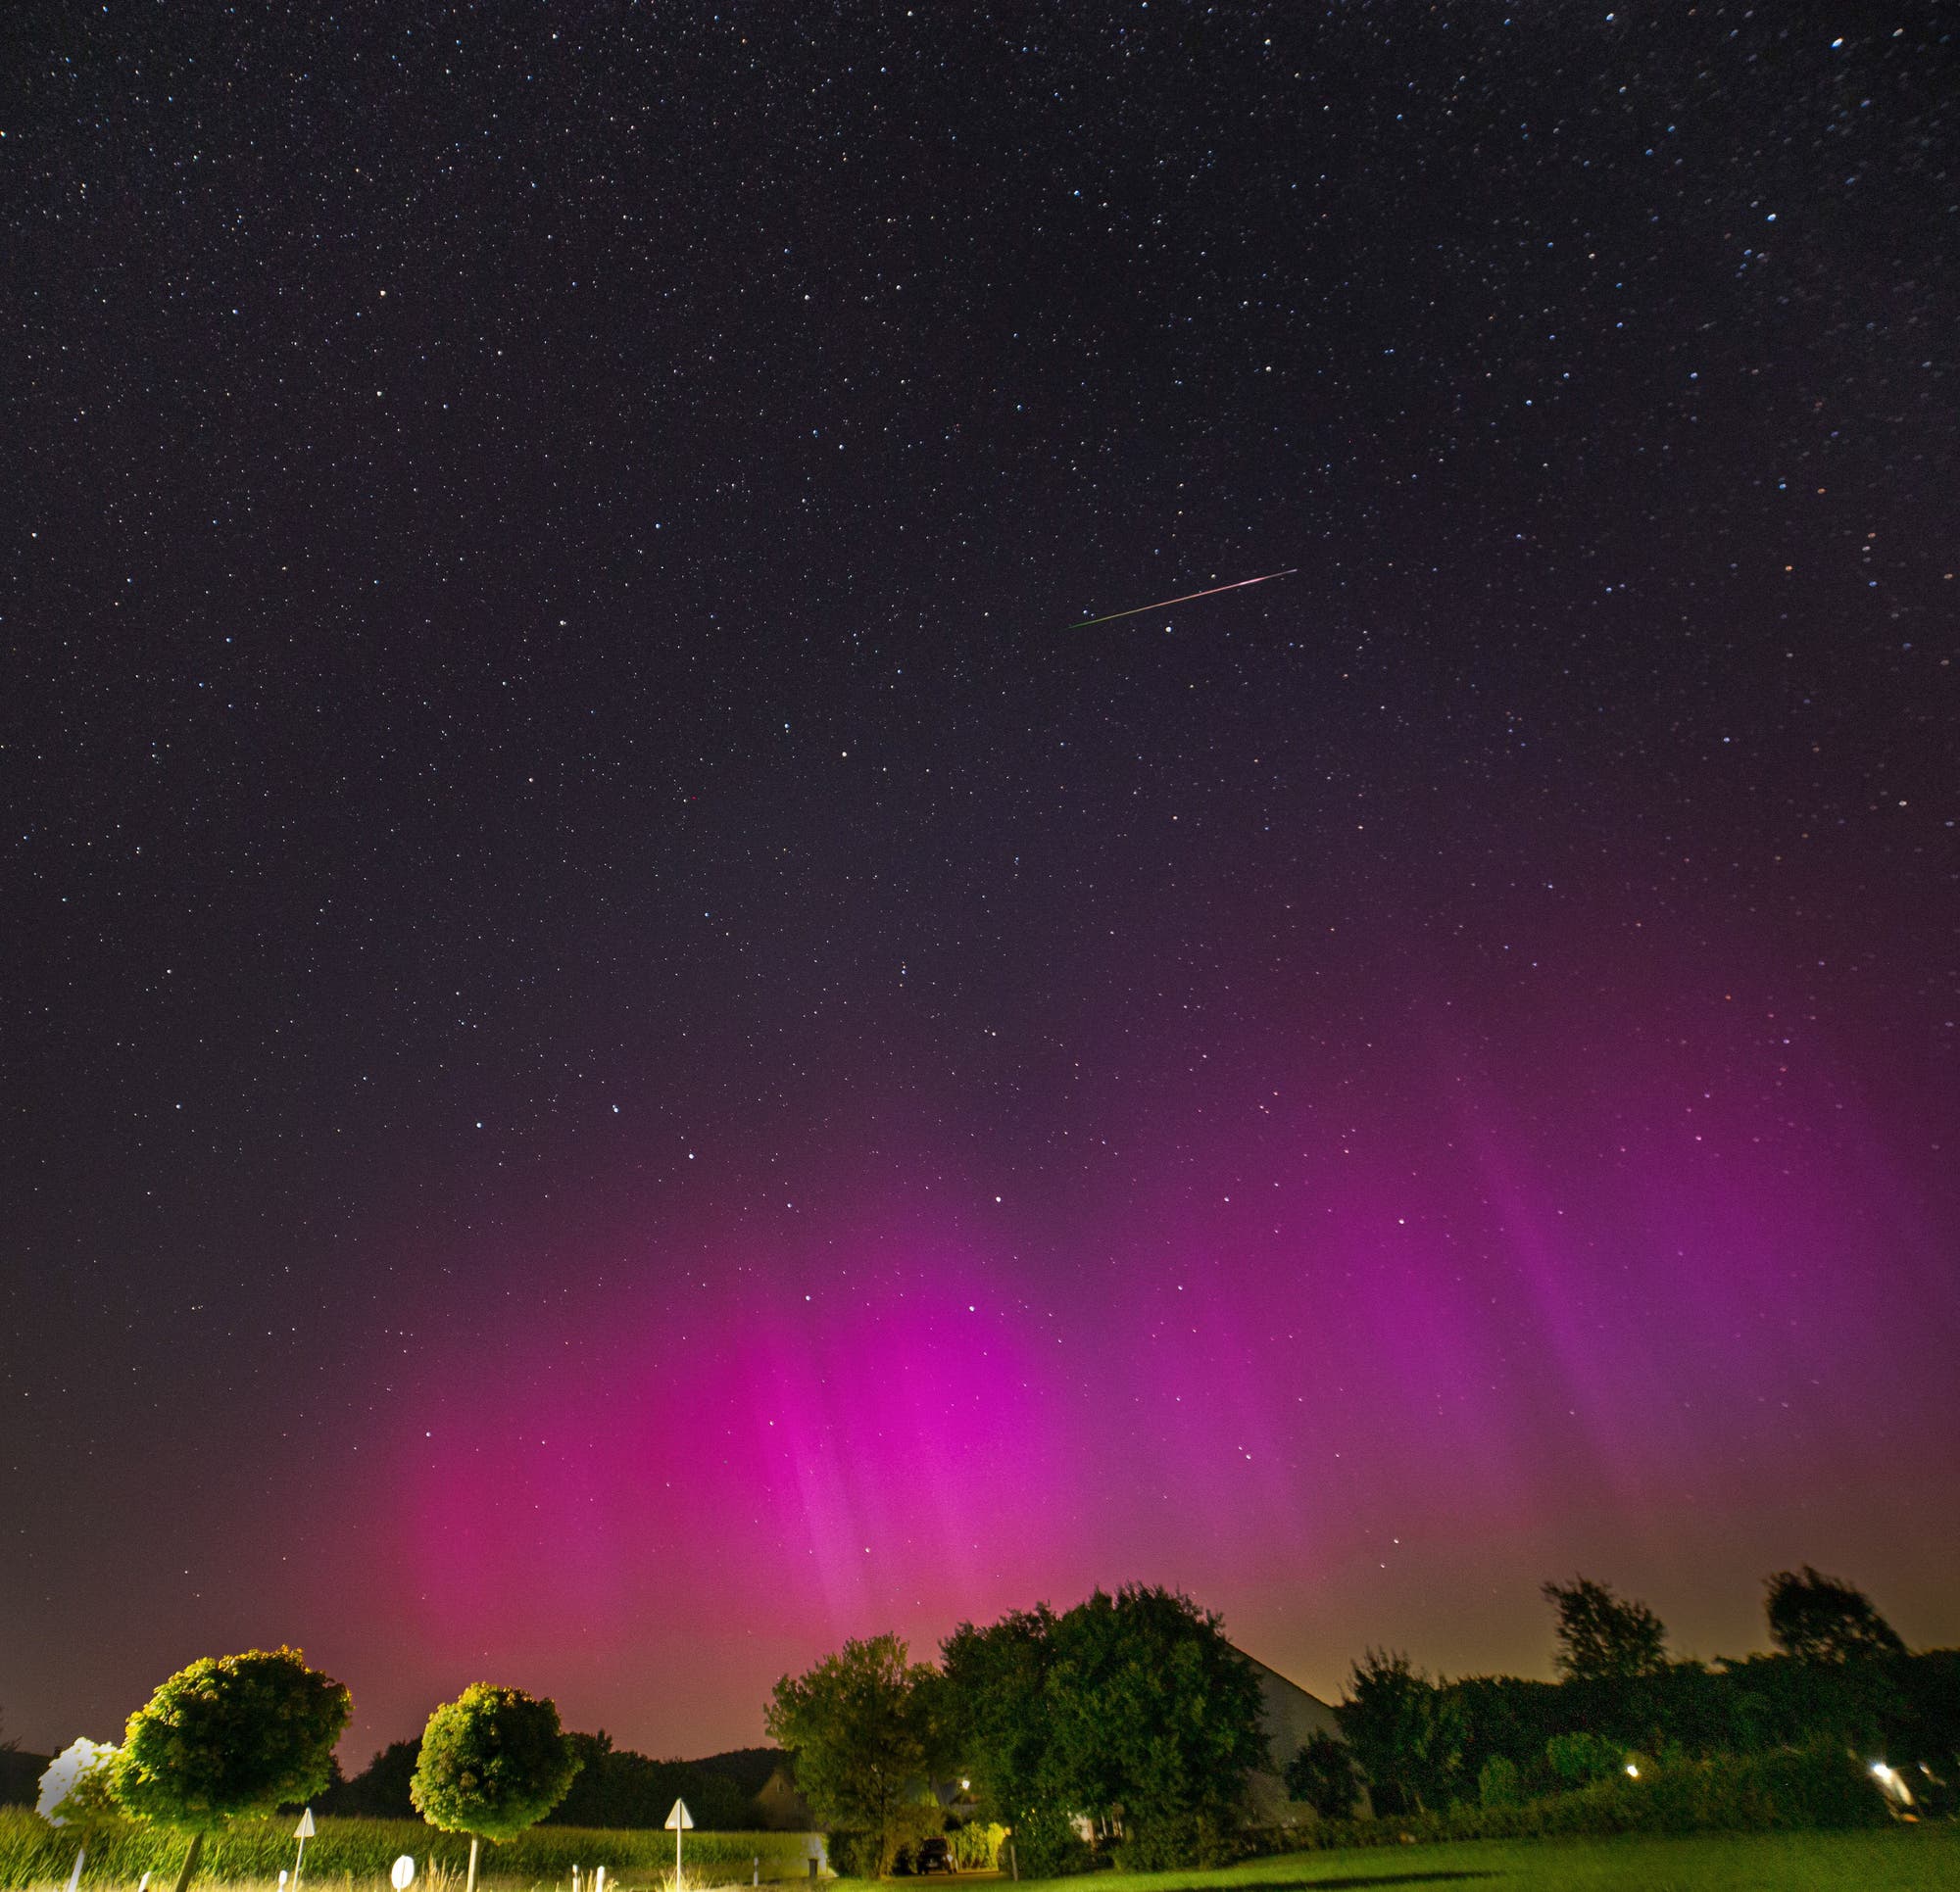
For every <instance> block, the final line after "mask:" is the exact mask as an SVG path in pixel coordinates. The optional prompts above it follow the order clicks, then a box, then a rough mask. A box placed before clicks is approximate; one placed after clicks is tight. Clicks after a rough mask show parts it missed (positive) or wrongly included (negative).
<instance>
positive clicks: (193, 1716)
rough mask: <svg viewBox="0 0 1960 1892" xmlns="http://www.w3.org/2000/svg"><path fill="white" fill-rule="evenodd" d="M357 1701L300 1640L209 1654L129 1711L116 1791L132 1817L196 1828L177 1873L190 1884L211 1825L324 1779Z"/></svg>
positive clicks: (309, 1790) (285, 1799)
mask: <svg viewBox="0 0 1960 1892" xmlns="http://www.w3.org/2000/svg"><path fill="white" fill-rule="evenodd" d="M353 1707H354V1705H353V1702H352V1700H351V1699H350V1698H349V1696H348V1693H347V1690H346V1689H345V1688H344V1687H343V1686H342V1685H341V1684H340V1683H339V1682H337V1681H335V1680H334V1679H333V1678H332V1677H331V1676H330V1675H323V1674H320V1673H319V1670H317V1669H309V1668H308V1667H307V1666H306V1661H305V1659H304V1657H303V1656H302V1655H301V1653H300V1652H299V1650H297V1649H284V1648H281V1649H272V1650H267V1649H250V1650H247V1651H246V1653H245V1654H243V1655H240V1656H207V1657H206V1658H205V1659H204V1660H203V1661H202V1662H194V1663H192V1664H191V1665H190V1667H189V1668H188V1669H182V1670H179V1671H178V1672H177V1673H176V1674H174V1675H172V1677H171V1678H170V1680H168V1681H167V1682H165V1683H164V1684H163V1686H162V1687H160V1688H159V1689H158V1690H157V1692H156V1693H155V1694H154V1695H152V1696H151V1697H150V1699H149V1701H148V1702H147V1703H146V1704H145V1705H144V1706H143V1707H142V1708H139V1709H138V1710H137V1711H136V1712H135V1714H133V1715H132V1716H130V1717H129V1724H128V1727H127V1729H126V1730H125V1731H124V1733H123V1751H122V1753H121V1755H120V1756H119V1757H118V1758H117V1761H116V1767H115V1771H114V1773H113V1774H112V1776H111V1778H110V1782H109V1790H110V1793H111V1795H112V1796H113V1797H114V1799H115V1801H116V1803H117V1805H119V1806H120V1807H121V1808H122V1809H123V1812H124V1813H126V1814H129V1815H130V1816H131V1817H132V1818H134V1819H143V1820H149V1821H151V1822H152V1823H154V1824H156V1825H161V1826H173V1827H175V1828H176V1829H177V1830H178V1831H180V1832H187V1833H189V1834H190V1846H189V1849H188V1850H187V1851H186V1852H185V1854H184V1862H183V1868H182V1869H181V1870H180V1871H179V1872H178V1874H177V1882H176V1892H184V1888H185V1887H186V1886H188V1885H189V1884H190V1878H191V1874H192V1873H193V1872H194V1871H195V1870H196V1869H197V1862H198V1860H199V1858H200V1857H201V1855H202V1854H203V1851H204V1841H205V1836H206V1834H208V1833H210V1832H211V1831H213V1830H214V1829H215V1828H216V1827H218V1826H221V1825H222V1824H223V1823H224V1821H226V1820H227V1819H238V1818H239V1817H240V1816H242V1815H247V1814H270V1813H273V1812H275V1811H276V1810H277V1809H278V1808H280V1807H282V1806H290V1805H291V1804H292V1803H293V1802H295V1801H303V1800H307V1799H309V1798H311V1797H312V1796H313V1795H314V1794H316V1793H318V1792H319V1790H320V1788H322V1787H323V1786H325V1784H326V1781H327V1774H328V1770H329V1765H330V1763H331V1761H332V1757H333V1744H334V1742H335V1741H337V1740H338V1739H339V1738H340V1734H341V1730H342V1729H343V1728H345V1727H346V1725H347V1721H348V1717H349V1716H350V1715H351V1714H352V1713H353Z"/></svg>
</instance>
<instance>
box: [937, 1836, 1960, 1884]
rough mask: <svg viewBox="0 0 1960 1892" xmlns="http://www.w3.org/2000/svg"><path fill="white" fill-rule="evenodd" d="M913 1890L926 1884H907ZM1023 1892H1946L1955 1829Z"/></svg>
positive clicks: (1293, 1862)
mask: <svg viewBox="0 0 1960 1892" xmlns="http://www.w3.org/2000/svg"><path fill="white" fill-rule="evenodd" d="M913 1883H915V1884H917V1883H921V1882H920V1881H913ZM1022 1883H1023V1885H1024V1886H1025V1887H1026V1888H1027V1892H1036V1887H1037V1886H1039V1888H1040V1892H1211V1888H1214V1887H1215V1888H1219V1892H1233V1889H1234V1888H1236V1889H1237V1892H1337V1888H1353V1892H1366V1888H1368V1887H1371V1886H1382V1887H1396V1886H1431V1885H1433V1886H1451V1885H1460V1886H1462V1887H1463V1888H1464V1892H1951V1888H1953V1887H1955V1886H1960V1826H1952V1825H1939V1826H1901V1827H1896V1828H1886V1829H1884V1830H1879V1831H1871V1832H1850V1833H1701V1834H1696V1835H1694V1836H1693V1837H1691V1838H1685V1839H1648V1838H1635V1837H1626V1838H1619V1839H1480V1840H1464V1841H1458V1842H1456V1843H1454V1844H1449V1845H1442V1846H1397V1847H1394V1848H1391V1849H1388V1850H1383V1849H1381V1848H1371V1849H1368V1850H1365V1851H1352V1852H1343V1853H1288V1854H1284V1855H1282V1856H1281V1857H1279V1858H1276V1859H1255V1860H1248V1861H1246V1862H1245V1863H1244V1864H1243V1865H1240V1866H1230V1867H1225V1868H1222V1869H1220V1870H1218V1871H1215V1872H1197V1871H1193V1872H1100V1873H1096V1874H1094V1875H1093V1876H1091V1877H1089V1878H1081V1879H1045V1880H1040V1881H1027V1880H1024V1881H1023V1882H1022Z"/></svg>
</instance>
